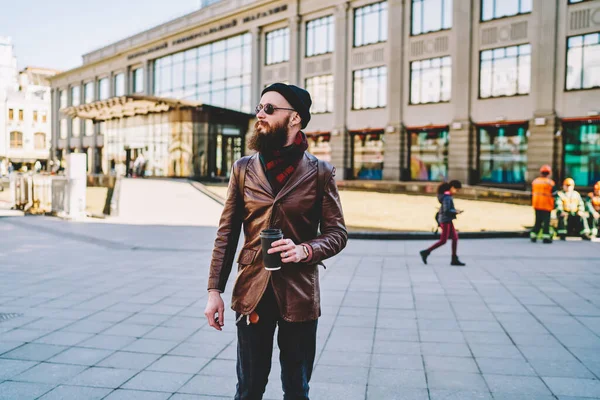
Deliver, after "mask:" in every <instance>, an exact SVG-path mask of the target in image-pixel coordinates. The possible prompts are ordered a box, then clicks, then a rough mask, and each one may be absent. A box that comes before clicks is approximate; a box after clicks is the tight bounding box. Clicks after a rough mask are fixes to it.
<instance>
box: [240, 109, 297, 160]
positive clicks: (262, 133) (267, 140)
mask: <svg viewBox="0 0 600 400" xmlns="http://www.w3.org/2000/svg"><path fill="white" fill-rule="evenodd" d="M289 122H290V118H289V117H287V118H286V119H285V120H284V121H283V122H282V123H281V124H278V125H273V126H269V125H268V124H267V122H265V121H256V123H255V124H254V132H253V133H252V136H250V138H249V139H248V148H249V149H250V150H256V151H258V152H259V153H261V154H272V153H273V152H274V151H276V150H281V149H282V148H283V146H285V144H286V142H287V140H288V124H289ZM261 127H262V129H260V128H261Z"/></svg>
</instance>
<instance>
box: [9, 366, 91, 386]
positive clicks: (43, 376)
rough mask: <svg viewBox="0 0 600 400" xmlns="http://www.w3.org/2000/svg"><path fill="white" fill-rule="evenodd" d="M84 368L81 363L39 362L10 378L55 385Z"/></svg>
mask: <svg viewBox="0 0 600 400" xmlns="http://www.w3.org/2000/svg"><path fill="white" fill-rule="evenodd" d="M83 370H85V367H84V366H81V365H69V364H51V363H41V364H38V365H36V366H34V367H32V368H30V369H28V370H27V371H25V372H23V373H21V374H19V375H17V376H13V377H12V378H11V379H12V380H14V381H21V382H38V383H48V384H54V385H57V384H59V383H63V382H66V381H68V380H69V379H71V378H72V377H74V376H75V375H78V374H79V373H80V372H82V371H83Z"/></svg>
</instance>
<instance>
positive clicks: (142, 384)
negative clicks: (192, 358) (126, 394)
mask: <svg viewBox="0 0 600 400" xmlns="http://www.w3.org/2000/svg"><path fill="white" fill-rule="evenodd" d="M192 376H193V375H192V374H181V373H171V372H156V371H142V372H140V373H139V374H138V375H136V376H134V377H133V378H132V379H131V380H129V381H128V382H127V383H125V384H124V385H123V386H122V388H123V389H137V390H150V391H157V392H176V391H177V389H179V388H180V387H182V386H183V385H184V384H185V383H186V382H187V381H189V380H190V378H191V377H192Z"/></svg>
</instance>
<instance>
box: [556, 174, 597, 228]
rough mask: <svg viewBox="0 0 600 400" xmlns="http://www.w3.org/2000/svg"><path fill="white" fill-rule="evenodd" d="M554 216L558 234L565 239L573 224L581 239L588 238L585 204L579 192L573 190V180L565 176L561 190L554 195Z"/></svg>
mask: <svg viewBox="0 0 600 400" xmlns="http://www.w3.org/2000/svg"><path fill="white" fill-rule="evenodd" d="M556 217H557V218H558V236H560V240H566V237H567V233H568V232H569V228H571V227H573V226H575V227H576V228H575V229H579V232H578V233H579V235H581V238H582V239H583V240H590V236H589V235H590V228H589V226H588V221H587V213H586V212H585V205H584V204H583V199H582V198H581V195H580V194H579V192H577V191H576V190H575V181H574V180H573V179H572V178H567V179H565V180H564V181H563V190H561V191H559V192H558V193H557V196H556Z"/></svg>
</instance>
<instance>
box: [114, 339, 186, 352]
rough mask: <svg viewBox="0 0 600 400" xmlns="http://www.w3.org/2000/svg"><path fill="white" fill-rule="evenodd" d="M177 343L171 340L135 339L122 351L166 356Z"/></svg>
mask: <svg viewBox="0 0 600 400" xmlns="http://www.w3.org/2000/svg"><path fill="white" fill-rule="evenodd" d="M178 344H179V342H175V341H172V340H158V339H146V338H143V339H137V340H136V341H135V342H133V343H131V344H130V345H128V346H125V347H124V348H123V349H121V350H122V351H130V352H134V353H151V354H167V353H168V352H169V351H170V350H172V349H174V348H175V347H177V345H178Z"/></svg>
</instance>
